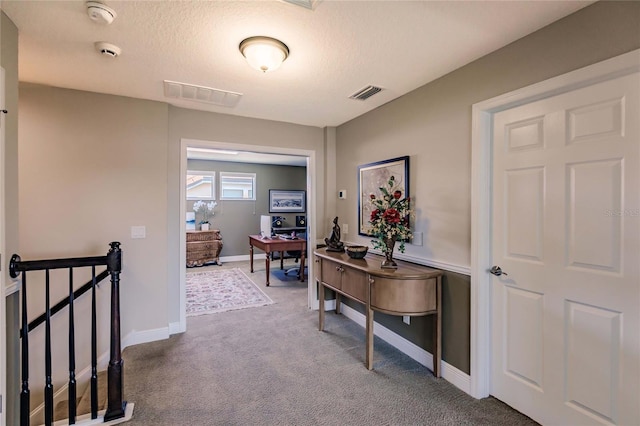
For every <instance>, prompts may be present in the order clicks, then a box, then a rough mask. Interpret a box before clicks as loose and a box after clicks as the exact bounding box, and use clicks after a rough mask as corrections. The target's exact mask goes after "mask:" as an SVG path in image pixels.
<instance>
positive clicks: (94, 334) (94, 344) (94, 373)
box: [91, 266, 98, 419]
mask: <svg viewBox="0 0 640 426" xmlns="http://www.w3.org/2000/svg"><path fill="white" fill-rule="evenodd" d="M96 316H97V315H96V267H95V266H92V267H91V418H92V419H97V418H98V330H97V325H96V324H97V322H96Z"/></svg>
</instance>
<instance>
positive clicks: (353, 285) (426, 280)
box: [314, 249, 443, 377]
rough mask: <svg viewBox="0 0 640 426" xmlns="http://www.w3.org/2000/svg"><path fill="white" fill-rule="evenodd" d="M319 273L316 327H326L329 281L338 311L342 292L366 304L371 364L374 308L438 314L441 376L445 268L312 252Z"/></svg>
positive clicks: (436, 369) (436, 361) (436, 365)
mask: <svg viewBox="0 0 640 426" xmlns="http://www.w3.org/2000/svg"><path fill="white" fill-rule="evenodd" d="M314 254H315V260H316V267H315V272H314V274H315V278H316V280H317V281H318V283H319V294H318V298H319V299H320V312H319V318H318V329H319V330H320V331H323V330H324V315H325V313H324V293H325V287H326V288H330V289H331V290H333V291H335V292H336V313H337V314H339V313H340V297H341V296H345V297H348V298H349V299H351V300H355V301H356V302H359V303H362V304H364V305H365V317H366V327H365V329H366V361H365V363H366V366H367V368H368V369H369V370H371V369H373V313H374V311H379V312H384V313H386V314H389V315H398V316H401V315H409V316H423V315H435V321H434V327H433V336H434V339H433V340H434V350H433V352H434V353H433V375H434V376H436V377H440V358H441V352H442V345H441V329H442V325H441V319H442V308H441V298H442V274H443V273H442V271H439V270H437V269H431V268H427V267H425V266H420V265H414V264H411V263H408V262H402V261H396V263H398V269H381V268H380V264H381V262H382V260H383V257H382V256H376V255H373V254H367V256H365V258H364V259H351V258H350V257H349V256H348V255H347V254H346V253H336V252H329V251H327V250H326V249H320V250H316V251H315V252H314Z"/></svg>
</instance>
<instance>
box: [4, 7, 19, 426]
mask: <svg viewBox="0 0 640 426" xmlns="http://www.w3.org/2000/svg"><path fill="white" fill-rule="evenodd" d="M0 66H2V68H4V70H5V89H6V92H5V105H3V106H2V108H4V109H6V110H7V111H9V113H8V114H6V115H5V117H4V120H5V121H4V123H5V125H6V131H5V153H4V154H5V157H4V164H3V167H4V176H2V178H1V179H2V180H1V182H2V185H4V191H5V195H4V196H5V203H4V209H5V210H4V214H5V223H6V227H5V229H4V232H5V234H4V238H5V248H6V251H5V252H4V253H2V261H3V265H2V274H4V277H3V278H4V283H5V284H9V283H10V282H11V281H10V280H11V278H10V277H9V273H8V271H9V268H8V267H7V261H8V259H9V258H10V257H11V254H13V253H17V252H18V185H16V182H18V29H17V28H16V26H15V25H14V24H13V22H11V20H10V19H9V18H8V17H7V16H6V15H5V14H4V12H2V11H0ZM1 293H2V295H3V294H4V291H3V292H1ZM6 303H7V312H6V327H7V330H6V333H7V348H6V372H7V390H8V392H7V395H6V401H7V413H6V422H7V424H16V423H17V417H16V415H17V413H18V411H17V409H18V403H19V401H18V398H17V396H18V394H17V393H15V392H14V393H11V392H10V390H12V389H18V388H19V382H18V376H17V375H16V374H15V373H16V372H17V371H18V370H19V368H18V367H19V365H20V364H19V347H18V343H19V339H18V329H17V327H16V325H17V324H19V322H18V294H17V293H15V294H13V295H11V296H9V297H7V299H6ZM0 359H2V358H0Z"/></svg>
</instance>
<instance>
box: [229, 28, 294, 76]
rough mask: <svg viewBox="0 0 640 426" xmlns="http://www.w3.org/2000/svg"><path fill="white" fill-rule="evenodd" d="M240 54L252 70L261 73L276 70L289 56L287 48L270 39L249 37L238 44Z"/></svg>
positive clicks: (281, 43)
mask: <svg viewBox="0 0 640 426" xmlns="http://www.w3.org/2000/svg"><path fill="white" fill-rule="evenodd" d="M240 52H241V53H242V55H243V56H244V57H245V58H246V59H247V62H248V63H249V65H250V66H251V67H252V68H255V69H257V70H258V71H262V72H265V73H266V72H270V71H273V70H275V69H278V68H279V67H280V65H282V63H283V62H284V60H285V59H287V57H288V56H289V48H288V47H287V45H286V44H284V43H283V42H281V41H280V40H276V39H275V38H271V37H263V36H257V37H249V38H246V39H244V40H242V42H241V43H240Z"/></svg>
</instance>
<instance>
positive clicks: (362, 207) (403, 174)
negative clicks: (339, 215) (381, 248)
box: [358, 156, 409, 236]
mask: <svg viewBox="0 0 640 426" xmlns="http://www.w3.org/2000/svg"><path fill="white" fill-rule="evenodd" d="M391 176H393V177H394V182H395V185H396V187H397V188H399V189H400V190H401V191H402V193H403V194H405V195H406V196H408V195H409V156H404V157H398V158H392V159H390V160H384V161H378V162H375V163H369V164H363V165H361V166H358V234H360V235H365V236H372V235H373V234H372V231H371V229H372V226H371V223H370V222H369V220H370V218H371V212H372V211H373V210H374V207H373V205H372V204H371V195H372V194H373V195H375V196H376V197H378V196H380V188H382V187H386V186H387V183H388V182H389V179H390V178H391Z"/></svg>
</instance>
